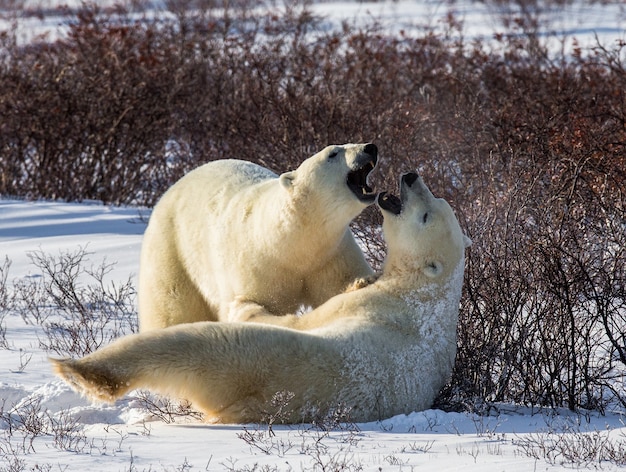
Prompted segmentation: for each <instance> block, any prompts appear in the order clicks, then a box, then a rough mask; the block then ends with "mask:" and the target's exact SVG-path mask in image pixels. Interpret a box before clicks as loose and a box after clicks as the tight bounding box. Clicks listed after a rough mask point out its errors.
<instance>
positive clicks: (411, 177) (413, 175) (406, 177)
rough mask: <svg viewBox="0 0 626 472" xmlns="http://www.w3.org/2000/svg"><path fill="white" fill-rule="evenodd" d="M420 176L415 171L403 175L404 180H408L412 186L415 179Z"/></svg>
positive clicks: (408, 183) (407, 182)
mask: <svg viewBox="0 0 626 472" xmlns="http://www.w3.org/2000/svg"><path fill="white" fill-rule="evenodd" d="M418 178H419V175H418V174H416V173H415V172H407V173H406V174H404V175H403V176H402V180H404V182H406V184H407V185H408V186H409V187H412V186H413V184H414V183H415V181H416V180H417V179H418Z"/></svg>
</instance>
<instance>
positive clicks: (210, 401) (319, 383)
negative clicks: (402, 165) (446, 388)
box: [51, 173, 468, 423]
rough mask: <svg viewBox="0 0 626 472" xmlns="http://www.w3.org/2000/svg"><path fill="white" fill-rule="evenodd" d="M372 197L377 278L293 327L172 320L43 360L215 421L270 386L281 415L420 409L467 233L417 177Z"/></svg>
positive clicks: (89, 381)
mask: <svg viewBox="0 0 626 472" xmlns="http://www.w3.org/2000/svg"><path fill="white" fill-rule="evenodd" d="M378 205H379V207H380V208H381V209H382V211H383V215H384V222H383V232H384V235H385V239H386V242H387V244H388V254H387V256H386V259H385V262H384V267H383V272H382V274H381V275H380V277H379V278H378V279H377V280H376V281H374V282H372V283H371V284H369V285H366V286H365V287H363V288H360V289H357V290H353V291H349V292H346V293H342V294H339V295H337V296H335V297H333V298H331V299H330V300H328V301H327V302H326V303H324V304H322V305H321V306H319V307H318V308H317V309H315V310H313V311H310V312H308V313H306V314H304V315H301V317H300V318H296V317H293V318H285V319H291V320H292V325H293V328H288V327H283V326H274V325H270V324H262V323H255V322H238V323H212V322H204V323H190V324H182V325H177V326H172V327H169V328H167V329H163V330H155V331H149V332H145V333H139V334H133V335H129V336H127V337H124V338H121V339H119V340H117V341H115V342H113V343H112V344H110V345H109V346H107V347H105V348H103V349H100V350H98V351H96V352H94V353H92V354H89V355H88V356H86V357H84V358H82V359H79V360H72V359H60V360H51V361H52V363H53V368H54V370H55V372H56V373H57V374H58V375H59V376H61V377H62V378H63V379H64V380H65V381H67V382H68V383H69V384H70V385H72V386H73V387H74V388H75V389H76V390H78V391H80V392H82V393H84V394H86V395H87V396H89V397H91V398H93V399H95V400H100V401H109V402H110V401H114V400H115V399H117V398H119V397H121V396H122V395H124V394H125V393H126V392H128V391H129V390H132V389H136V388H148V389H151V390H154V391H157V392H159V393H162V394H167V395H174V396H179V397H183V398H186V399H188V400H190V401H191V402H192V403H193V404H194V405H195V407H196V408H198V409H200V410H201V411H202V412H204V414H205V417H206V419H207V420H210V421H214V422H225V423H243V422H258V421H263V419H264V418H265V417H266V416H265V415H266V414H268V412H270V411H271V399H272V397H273V396H274V395H275V394H276V393H277V392H291V394H290V396H291V397H292V398H291V400H290V403H289V408H290V411H289V413H287V414H285V420H286V421H290V422H298V421H302V420H307V419H311V418H314V417H315V416H316V415H320V414H324V413H325V412H327V411H328V410H330V409H332V408H333V407H336V406H337V405H342V406H343V407H345V408H349V409H350V415H351V419H352V420H354V421H359V422H360V421H372V420H376V419H381V418H386V417H389V416H392V415H396V414H401V413H409V412H412V411H418V410H422V409H425V408H428V407H429V406H430V405H431V403H432V401H433V399H434V398H435V395H436V394H437V392H438V391H439V389H440V388H441V387H442V386H443V385H444V383H445V382H446V380H447V379H448V377H449V375H450V372H451V370H452V367H453V363H454V357H455V353H456V328H457V320H458V311H459V301H460V298H461V287H462V284H463V271H464V249H465V247H466V246H467V245H468V240H467V238H466V237H465V236H464V235H463V233H462V231H461V228H460V226H459V223H458V221H457V219H456V217H455V216H454V213H453V211H452V209H451V208H450V206H449V205H448V203H447V202H446V201H445V200H442V199H437V198H435V197H434V196H433V195H432V194H431V192H430V191H429V190H428V188H427V187H426V186H425V185H424V183H423V181H422V179H421V178H419V177H418V176H417V174H414V173H408V174H405V175H404V176H403V177H402V179H401V198H398V197H395V196H393V195H390V194H381V195H380V196H379V197H378ZM274 318H276V317H274ZM281 319H282V317H281Z"/></svg>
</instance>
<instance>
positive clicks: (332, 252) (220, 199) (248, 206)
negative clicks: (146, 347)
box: [138, 143, 378, 331]
mask: <svg viewBox="0 0 626 472" xmlns="http://www.w3.org/2000/svg"><path fill="white" fill-rule="evenodd" d="M377 158H378V150H377V148H376V146H375V145H374V144H371V143H370V144H346V145H337V146H328V147H326V148H325V149H323V150H322V151H321V152H319V153H317V154H315V155H314V156H312V157H310V158H308V159H306V160H305V161H304V162H303V163H302V164H301V165H300V166H299V167H298V168H297V169H296V170H294V171H291V172H286V173H284V174H282V175H280V176H277V175H276V174H274V173H273V172H271V171H269V170H267V169H265V168H264V167H261V166H258V165H256V164H253V163H251V162H246V161H240V160H234V159H228V160H219V161H214V162H210V163H208V164H205V165H203V166H201V167H199V168H197V169H195V170H193V171H192V172H190V173H189V174H187V175H186V176H184V177H183V178H182V179H180V180H179V181H178V182H177V183H176V184H174V185H173V186H172V187H171V188H170V189H169V190H168V191H167V192H166V193H165V194H164V195H163V197H162V198H161V199H160V200H159V202H158V204H157V205H156V207H155V208H154V211H153V213H152V216H151V218H150V223H149V225H148V228H147V229H146V232H145V235H144V239H143V243H142V250H141V261H140V269H139V296H138V298H139V328H140V331H148V330H151V329H158V328H164V327H167V326H170V325H175V324H179V323H188V322H195V321H217V320H220V321H233V319H232V318H231V317H229V303H230V302H231V301H232V300H234V299H238V300H242V301H244V302H246V303H253V304H258V305H259V306H260V307H262V308H263V309H264V310H267V311H268V312H269V313H272V314H274V315H283V314H285V313H290V312H294V311H296V310H297V309H298V307H299V306H301V305H305V306H311V307H316V306H318V305H320V304H321V303H323V302H325V301H326V300H327V299H328V298H330V297H331V296H334V295H336V294H338V293H341V292H342V291H343V290H344V289H345V287H346V286H347V285H348V284H349V283H350V282H352V281H353V280H354V279H355V277H364V276H368V275H370V274H371V273H372V269H371V268H370V266H369V265H368V264H367V262H366V260H365V257H364V256H363V253H362V252H361V250H360V249H359V247H358V246H357V244H356V242H355V240H354V238H353V236H352V233H351V231H350V229H349V227H348V225H349V223H350V221H351V220H352V219H353V218H354V217H356V216H357V215H358V214H359V213H360V212H361V211H362V210H363V209H364V208H365V207H367V206H368V205H370V204H371V203H374V200H375V198H376V194H375V193H374V192H372V189H371V188H370V187H369V186H368V183H367V178H368V175H369V173H370V172H371V170H372V169H374V167H375V166H376V163H377Z"/></svg>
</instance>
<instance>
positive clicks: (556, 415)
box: [0, 200, 626, 472]
mask: <svg viewBox="0 0 626 472" xmlns="http://www.w3.org/2000/svg"><path fill="white" fill-rule="evenodd" d="M148 216H149V210H145V209H137V208H112V207H107V206H103V205H100V204H95V203H86V204H73V203H58V202H24V201H17V200H0V248H1V250H0V260H1V259H3V258H4V256H5V255H6V256H8V257H9V259H10V260H11V261H12V264H11V267H10V271H9V280H8V284H9V285H11V284H12V283H15V282H18V281H19V280H22V279H27V278H32V277H41V276H43V274H41V273H40V272H39V271H38V268H37V266H35V265H34V264H32V263H31V261H30V259H29V257H28V256H27V254H28V252H30V251H34V250H40V251H43V252H44V253H49V254H51V255H55V254H58V253H59V252H74V251H77V250H79V249H80V248H81V247H85V246H87V248H88V252H89V253H90V255H89V262H91V263H93V264H96V265H97V264H99V263H100V262H101V261H103V260H105V259H106V260H107V261H109V262H117V265H116V266H115V269H114V271H113V272H112V273H111V274H109V276H110V277H111V278H112V279H115V280H119V281H124V280H125V279H127V278H128V277H129V276H132V275H133V274H137V272H138V264H139V257H138V256H139V249H140V244H141V238H142V234H143V231H144V229H145V226H146V223H145V221H146V220H147V218H148ZM0 325H3V326H4V328H5V329H6V333H5V335H6V341H7V344H8V348H4V349H0V379H1V380H0V398H2V401H3V403H2V406H1V407H0V457H4V458H5V460H7V461H8V464H11V465H13V466H15V465H16V464H18V465H20V466H21V467H23V468H22V469H17V470H57V468H58V470H64V471H84V470H91V471H119V470H133V471H134V470H152V471H160V470H263V469H262V467H264V466H267V469H265V470H274V469H276V470H323V467H322V466H324V467H330V468H331V470H334V469H336V468H339V467H340V466H341V465H342V464H343V465H344V466H345V467H346V470H361V469H362V470H372V471H373V470H380V469H382V470H411V468H418V467H425V468H428V470H434V469H436V470H439V471H446V470H450V471H452V470H459V468H461V467H463V468H464V469H465V470H467V471H473V470H476V471H478V470H480V471H481V472H489V471H496V470H497V471H500V470H507V471H527V470H546V471H553V470H571V466H572V464H565V465H558V464H559V462H560V461H564V460H565V458H563V457H556V458H555V459H554V460H551V461H550V462H552V463H553V464H550V463H548V462H547V461H545V460H543V459H535V458H533V457H529V456H528V455H526V454H524V453H523V450H524V446H526V448H529V447H530V448H531V449H532V446H533V445H534V446H535V450H539V449H538V444H543V442H544V441H554V440H556V438H561V437H563V434H557V433H558V432H561V433H563V432H566V433H565V436H566V437H567V438H569V439H568V440H569V441H570V442H571V443H572V444H574V446H576V445H577V444H578V442H580V441H582V440H583V438H589V437H592V438H594V437H598V436H599V437H602V438H605V437H606V438H608V439H607V441H609V442H611V443H612V444H619V442H620V441H621V442H623V441H624V440H625V439H626V426H625V425H624V422H623V421H624V417H623V416H622V414H620V412H614V413H607V414H606V415H605V416H601V415H599V414H597V413H595V412H592V413H588V414H586V415H579V414H574V413H571V412H568V411H552V410H544V411H532V410H529V409H527V408H522V407H516V406H514V405H498V411H497V412H495V411H494V412H493V413H492V414H491V415H489V416H478V415H473V414H465V413H445V412H442V411H438V410H428V411H424V412H412V413H410V414H408V415H400V416H396V417H393V418H388V419H385V420H383V421H380V422H372V423H364V424H358V425H344V426H342V427H339V428H337V429H335V430H333V431H330V432H325V431H321V430H319V429H317V430H316V429H314V428H312V427H311V425H294V426H273V428H272V429H273V433H274V434H275V435H274V436H272V435H271V434H270V433H269V432H268V431H267V428H266V427H265V426H259V425H210V424H204V423H202V422H201V421H200V420H197V419H193V418H186V417H182V418H180V419H178V420H176V422H175V423H169V424H168V423H165V422H164V421H162V420H160V419H158V418H155V417H154V416H152V415H151V414H150V413H149V412H148V411H147V410H146V409H145V407H144V406H143V403H142V402H141V401H140V398H141V396H142V395H143V394H142V393H141V392H133V393H131V394H130V395H128V396H127V397H125V398H124V399H123V400H121V401H119V402H117V403H116V404H114V405H94V404H91V403H90V402H89V401H87V400H86V399H84V398H81V397H80V396H79V395H78V394H76V393H74V392H73V391H72V390H71V389H70V388H69V387H68V386H66V385H65V384H64V383H63V382H62V381H60V380H58V379H57V378H56V377H55V376H54V375H53V374H52V372H51V370H50V366H49V364H48V362H47V357H48V356H50V355H54V353H50V352H46V351H44V350H43V349H41V348H40V347H39V342H38V340H39V338H40V337H41V336H42V335H43V334H42V327H41V326H36V325H33V324H26V323H25V321H24V320H23V319H22V317H21V316H19V315H16V314H14V313H8V314H5V315H4V316H3V315H2V312H0ZM9 418H11V421H7V420H8V419H9ZM33 418H38V419H39V421H40V423H41V424H42V425H43V426H41V427H40V429H41V430H42V431H43V432H42V433H40V434H34V433H32V430H33V429H36V428H35V427H34V426H33V423H36V422H35V421H34V420H33ZM24 424H27V425H30V426H29V427H28V428H27V427H26V426H22V427H19V426H20V425H24ZM68 428H70V429H71V430H72V431H73V432H72V433H65V434H64V433H63V431H66V430H67V429H68ZM29 430H31V431H29ZM246 438H247V440H246ZM31 441H32V442H31ZM255 444H256V446H255ZM264 451H267V452H268V453H266V452H264ZM316 464H317V465H316ZM554 464H557V465H554ZM333 465H334V466H335V467H334V468H333V467H332V466H333ZM574 465H577V466H579V465H580V464H574ZM583 465H585V464H583ZM586 465H588V466H593V467H599V466H601V467H602V470H607V471H610V470H617V469H618V467H617V466H616V465H614V464H612V463H608V462H602V463H601V464H599V463H598V462H597V461H595V462H594V460H593V459H592V460H591V462H590V463H589V464H586ZM2 467H5V466H2V465H0V470H14V469H8V468H5V469H3V468H2ZM6 467H8V466H6ZM37 467H39V468H37ZM327 470H328V469H327Z"/></svg>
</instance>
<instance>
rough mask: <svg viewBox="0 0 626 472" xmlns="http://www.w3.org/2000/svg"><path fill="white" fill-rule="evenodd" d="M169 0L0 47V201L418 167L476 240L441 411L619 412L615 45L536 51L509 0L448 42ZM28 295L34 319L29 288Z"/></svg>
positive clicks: (367, 233)
mask: <svg viewBox="0 0 626 472" xmlns="http://www.w3.org/2000/svg"><path fill="white" fill-rule="evenodd" d="M185 3H186V2H177V1H173V2H168V5H169V8H170V10H171V12H172V13H173V17H174V18H175V20H174V21H165V20H163V19H154V18H153V17H151V18H150V19H149V18H139V17H138V16H136V15H135V16H133V17H131V16H129V15H128V14H127V12H124V11H123V10H120V9H112V10H109V11H101V10H98V8H97V7H94V6H85V7H83V8H81V9H79V10H77V11H74V12H71V15H73V16H70V18H71V22H72V25H71V28H70V32H69V35H68V36H67V38H65V39H62V40H59V41H55V42H51V43H33V44H29V45H27V46H19V45H18V44H17V42H16V41H15V35H14V32H12V31H11V30H9V31H6V32H4V33H3V34H2V35H1V36H0V42H1V43H2V44H1V45H2V46H3V47H2V48H0V51H1V52H0V54H1V55H2V57H1V60H0V95H1V96H2V97H3V100H2V101H0V115H1V116H3V117H5V119H3V121H2V124H1V125H0V193H1V194H12V195H21V196H25V197H31V198H35V197H37V198H39V197H43V198H64V199H68V200H81V199H101V200H103V201H106V202H110V203H132V202H135V203H145V204H152V203H154V201H155V200H156V199H157V198H158V196H159V195H160V194H161V193H162V192H163V191H164V190H165V189H166V188H167V186H169V185H170V184H171V183H172V182H173V181H174V180H176V179H177V178H178V177H179V176H180V175H182V174H183V173H184V172H186V171H187V170H188V169H190V168H192V167H195V166H197V165H198V164H201V163H203V162H205V161H208V160H213V159H219V158H225V157H236V158H244V159H247V160H251V161H254V162H257V163H259V164H262V165H264V166H267V167H269V168H271V169H273V170H274V171H277V172H281V171H283V170H286V169H289V168H294V167H295V166H297V165H298V164H299V162H300V161H301V160H302V159H303V158H305V157H307V156H308V155H310V154H311V153H313V152H314V151H316V150H317V149H319V148H321V147H322V146H324V145H326V144H328V143H331V142H335V143H341V142H350V141H352V142H354V141H361V142H363V141H375V142H376V143H377V145H378V146H379V148H380V150H381V162H380V165H379V167H378V170H377V172H376V175H375V182H374V183H375V184H376V186H377V187H378V188H380V189H385V188H386V189H395V188H396V187H397V178H398V175H399V174H400V173H401V172H404V171H407V170H412V169H417V170H418V171H420V172H421V173H422V174H424V176H425V179H426V181H427V182H428V183H429V185H430V186H431V187H432V189H433V191H434V193H435V194H437V195H439V196H442V197H445V198H446V199H447V200H448V201H450V203H451V204H452V206H453V207H454V208H455V209H456V210H457V213H458V216H459V219H460V221H461V222H462V225H463V227H464V228H465V230H466V231H467V233H468V234H469V236H470V237H471V238H472V239H473V241H474V245H473V246H472V248H471V249H470V250H469V251H468V258H467V272H466V284H465V292H464V297H463V300H462V307H461V321H460V326H459V351H458V357H457V365H456V368H455V373H454V377H453V379H452V381H451V383H450V385H449V386H448V387H447V388H446V390H445V391H444V392H442V395H441V396H440V399H439V405H441V406H447V407H452V406H453V405H454V404H457V405H466V406H467V405H470V406H471V405H476V404H477V403H480V402H485V401H486V402H489V401H516V402H521V403H526V404H540V405H549V406H567V407H569V408H572V409H576V408H580V407H585V408H597V409H599V410H602V409H603V408H605V406H606V405H607V404H608V403H610V402H614V401H618V402H620V401H621V402H622V403H626V400H625V394H624V391H623V387H620V386H619V385H620V384H619V382H616V381H615V376H617V375H619V372H620V368H621V369H623V368H624V366H625V365H626V352H625V351H626V349H625V347H624V346H625V345H626V332H625V330H624V326H626V319H625V317H626V287H625V285H624V280H625V277H624V275H625V274H624V267H626V250H625V249H624V248H625V247H626V241H625V239H626V236H625V235H626V231H625V226H624V225H625V221H626V215H625V208H626V197H625V192H624V189H623V182H624V181H626V170H625V169H626V158H625V156H626V148H625V144H624V143H626V127H625V123H626V92H625V91H626V69H625V66H624V56H625V53H626V45H625V44H615V45H613V46H608V45H602V44H598V45H597V47H595V48H593V49H590V50H583V49H581V48H575V49H574V51H573V53H572V54H571V55H569V56H565V55H564V53H561V54H555V53H551V52H550V51H549V49H548V47H547V45H546V43H545V41H544V39H543V37H542V35H541V34H538V33H539V28H540V27H541V8H535V4H536V3H538V2H530V1H529V2H526V1H522V0H520V1H516V2H509V3H510V4H514V5H517V7H516V8H517V9H509V10H508V11H513V12H514V13H513V16H510V17H508V18H505V20H506V21H508V22H509V23H508V25H509V30H508V32H509V33H510V34H502V35H500V36H498V37H497V38H495V44H494V43H481V42H474V43H472V44H467V43H465V42H464V41H463V35H462V34H460V35H458V34H454V33H456V32H461V33H462V24H461V23H460V22H458V21H456V19H455V18H454V15H450V16H449V17H448V31H444V32H442V33H441V34H435V33H433V32H432V30H431V29H428V28H426V29H425V30H424V33H423V34H422V35H416V36H415V37H408V36H403V35H399V36H394V37H389V36H388V35H386V34H385V32H384V31H381V29H380V28H378V27H377V26H376V25H373V26H371V27H367V28H361V29H359V28H356V27H354V25H350V24H345V25H344V28H343V30H341V31H326V30H323V29H322V28H320V27H319V25H320V23H319V19H318V18H315V17H314V16H313V15H312V14H311V13H310V12H309V11H308V10H307V8H306V7H301V6H298V5H296V6H295V7H293V8H286V9H284V10H283V11H281V12H279V13H275V14H272V15H267V16H253V15H252V14H251V13H250V11H251V9H246V8H245V1H244V2H236V4H235V3H232V2H231V5H234V6H233V7H232V8H229V9H227V13H226V15H223V16H220V15H217V14H216V13H215V11H214V10H212V9H211V8H210V5H208V4H205V6H206V7H207V8H198V9H187V8H185ZM209 3H210V2H209ZM492 3H493V4H501V3H506V2H498V1H494V2H492ZM556 3H557V4H558V3H559V2H558V1H556ZM498 14H500V10H498ZM52 115H54V116H55V117H56V119H55V120H50V119H49V117H50V116H52ZM379 223H380V215H378V213H377V212H376V211H375V209H370V210H369V211H367V212H365V213H364V214H363V215H362V217H361V218H360V219H358V220H357V221H356V222H355V224H354V230H355V232H356V233H357V234H358V235H359V236H360V237H361V238H362V240H363V241H364V246H365V249H366V251H367V253H368V257H370V259H371V261H372V264H373V265H374V266H376V267H378V266H380V262H381V260H382V257H383V256H384V245H383V244H382V240H381V238H380V234H379ZM24 290H26V292H24V293H30V295H31V296H30V299H31V300H33V302H32V303H31V306H30V307H26V308H24V309H26V310H27V311H30V312H31V313H32V315H31V316H32V317H33V319H46V317H47V316H48V312H46V309H45V306H46V305H45V303H40V302H39V300H41V301H42V302H43V301H44V300H46V297H47V296H48V295H47V294H46V291H45V290H44V289H43V287H41V286H35V285H29V284H27V285H26V286H25V287H24ZM28 291H30V292H28ZM70 295H71V294H70ZM25 298H26V297H22V299H25ZM53 300H54V299H53ZM67 300H68V301H67V302H64V303H65V304H66V305H67V303H70V304H72V303H73V302H72V297H71V296H69V297H68V298H67ZM55 303H57V302H55ZM58 303H59V305H60V306H61V307H62V306H63V305H62V304H61V303H60V302H58ZM61 309H62V310H63V309H65V308H61ZM37 310H39V312H38V311H37ZM72 310H73V313H75V314H76V315H77V316H78V318H80V317H81V316H82V315H81V309H80V308H77V309H75V308H72ZM95 331H96V332H98V331H99V328H98V327H96V328H95ZM63 337H64V339H69V340H71V339H72V338H73V337H78V338H80V337H82V334H80V335H79V334H78V332H77V331H76V332H74V334H72V332H71V331H68V332H67V334H66V335H63ZM90 343H91V344H90V345H89V346H83V347H77V346H74V341H71V342H70V344H69V345H61V344H62V343H59V342H57V341H52V342H51V343H49V344H55V345H60V346H59V349H61V350H66V351H70V350H74V349H76V352H77V353H78V352H80V351H81V350H84V351H87V350H89V349H92V348H93V347H95V346H96V345H99V343H100V340H95V341H93V342H91V341H90ZM620 389H621V390H620Z"/></svg>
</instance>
